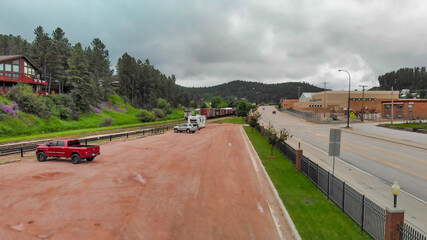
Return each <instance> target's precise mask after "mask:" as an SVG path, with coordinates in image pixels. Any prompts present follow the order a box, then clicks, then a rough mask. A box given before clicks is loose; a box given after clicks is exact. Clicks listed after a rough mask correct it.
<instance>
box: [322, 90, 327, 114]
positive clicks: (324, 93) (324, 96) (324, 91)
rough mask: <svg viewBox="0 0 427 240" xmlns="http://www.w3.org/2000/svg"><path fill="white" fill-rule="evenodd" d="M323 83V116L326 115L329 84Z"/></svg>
mask: <svg viewBox="0 0 427 240" xmlns="http://www.w3.org/2000/svg"><path fill="white" fill-rule="evenodd" d="M322 83H323V117H325V116H326V84H328V83H327V82H322Z"/></svg>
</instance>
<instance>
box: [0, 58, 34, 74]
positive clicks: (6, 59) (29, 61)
mask: <svg viewBox="0 0 427 240" xmlns="http://www.w3.org/2000/svg"><path fill="white" fill-rule="evenodd" d="M20 58H25V60H27V62H28V63H29V64H31V66H33V67H34V68H35V69H36V70H37V71H38V72H41V71H40V70H39V68H38V67H36V65H34V63H33V62H31V60H30V59H29V58H28V57H26V56H25V55H1V56H0V63H2V62H7V61H11V60H15V59H20Z"/></svg>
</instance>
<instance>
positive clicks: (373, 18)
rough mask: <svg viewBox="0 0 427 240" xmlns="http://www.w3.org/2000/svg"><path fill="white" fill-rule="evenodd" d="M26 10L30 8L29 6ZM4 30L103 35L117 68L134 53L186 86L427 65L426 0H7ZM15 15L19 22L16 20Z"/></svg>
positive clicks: (75, 38)
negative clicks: (37, 29) (31, 1)
mask: <svg viewBox="0 0 427 240" xmlns="http://www.w3.org/2000/svg"><path fill="white" fill-rule="evenodd" d="M28 5H31V6H30V7H29V6H28ZM0 8H1V9H7V10H6V11H3V12H2V14H1V16H0V22H3V23H4V22H8V23H9V24H1V28H0V31H1V33H2V34H14V35H22V36H23V37H24V38H26V39H28V40H29V41H32V40H33V38H34V36H33V30H34V28H35V27H36V26H38V25H41V26H43V27H44V28H45V30H46V31H47V32H49V33H50V32H52V31H53V30H54V29H55V28H56V27H58V26H59V27H61V28H62V29H63V30H64V31H65V32H66V36H67V37H68V38H69V39H70V41H71V42H72V43H76V42H82V43H83V44H84V45H86V46H87V45H89V44H90V42H91V41H92V39H93V38H96V37H99V38H100V39H101V40H102V41H103V42H104V43H105V44H106V46H107V48H108V49H109V51H110V57H111V62H112V65H115V64H116V62H117V59H118V58H119V57H120V56H121V55H122V54H123V53H124V52H127V53H129V54H130V55H132V56H134V57H135V58H139V59H142V60H144V59H146V58H148V59H150V61H151V63H153V64H154V65H155V66H156V67H157V68H158V69H160V70H161V71H162V72H164V73H166V74H168V75H170V74H175V75H176V77H177V83H178V84H182V85H185V86H211V85H216V84H220V83H224V82H228V81H231V80H235V79H241V80H248V81H258V82H265V83H277V82H286V81H305V82H309V83H311V84H314V85H317V86H321V82H324V81H326V82H329V85H327V87H328V88H332V89H337V90H341V89H345V88H348V76H347V75H346V74H345V73H343V72H338V69H341V68H342V69H346V70H348V71H349V72H350V73H351V77H352V84H351V85H352V86H351V88H352V89H354V88H357V87H358V86H359V85H361V84H363V85H368V86H369V87H371V86H373V85H376V84H377V77H378V76H379V75H381V74H384V73H386V72H388V71H392V70H396V69H398V68H401V67H413V66H422V65H425V62H426V59H427V49H426V48H425V47H424V45H425V42H427V41H426V40H427V33H426V31H424V29H425V26H424V25H425V22H426V20H427V15H426V14H425V12H426V10H427V2H425V1H421V0H418V1H416V0H409V1H398V0H391V1H389V0H378V1H356V0H353V1H347V0H345V1H333V0H326V1H314V0H301V1H292V0H288V1H276V0H271V1H259V0H257V1H255V0H252V1H225V0H223V1H196V0H193V1H191V0H189V1H174V0H165V1H130V0H127V1H100V0H98V1H89V2H88V1H81V0H74V1H54V0H50V1H49V0H47V1H41V2H39V3H38V4H29V3H28V2H26V1H18V2H16V1H12V0H10V1H9V0H6V1H2V2H1V3H0ZM10 19H14V20H13V21H10Z"/></svg>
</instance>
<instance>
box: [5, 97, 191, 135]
mask: <svg viewBox="0 0 427 240" xmlns="http://www.w3.org/2000/svg"><path fill="white" fill-rule="evenodd" d="M122 109H126V106H125V105H123V106H122ZM127 109H128V111H127V112H126V113H121V112H117V111H108V110H102V113H101V114H96V113H87V114H84V115H82V116H80V118H79V120H78V121H63V120H60V119H59V118H56V117H51V118H49V119H42V118H38V117H36V116H34V115H31V114H26V113H23V112H19V116H17V117H13V116H5V115H0V142H10V141H22V140H30V139H38V138H49V137H53V136H64V135H73V134H79V133H85V132H95V131H103V130H110V129H117V128H123V127H132V126H140V125H145V124H148V123H141V121H140V120H139V119H138V118H137V117H136V114H137V113H138V112H139V110H137V109H135V108H133V107H132V106H130V105H129V106H127ZM106 118H111V119H112V120H113V121H112V124H111V126H107V127H103V126H101V123H102V122H103V121H104V119H106ZM181 119H184V111H183V110H180V109H173V110H172V113H171V114H168V116H167V117H166V118H163V119H158V120H157V121H156V123H157V122H159V123H161V122H166V121H171V120H181Z"/></svg>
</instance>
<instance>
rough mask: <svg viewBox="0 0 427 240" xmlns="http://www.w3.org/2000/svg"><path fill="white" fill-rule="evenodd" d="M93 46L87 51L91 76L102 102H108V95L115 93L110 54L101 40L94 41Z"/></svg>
mask: <svg viewBox="0 0 427 240" xmlns="http://www.w3.org/2000/svg"><path fill="white" fill-rule="evenodd" d="M91 46H92V47H88V48H87V49H86V52H87V54H88V59H89V72H90V76H91V78H92V79H93V81H94V89H95V90H96V91H97V92H98V93H99V94H98V95H99V96H100V100H106V99H107V96H108V95H111V94H113V93H114V91H113V89H112V70H111V69H110V60H109V52H108V50H107V49H106V47H105V44H104V43H103V42H102V41H101V40H100V39H99V38H95V39H93V41H92V43H91Z"/></svg>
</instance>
